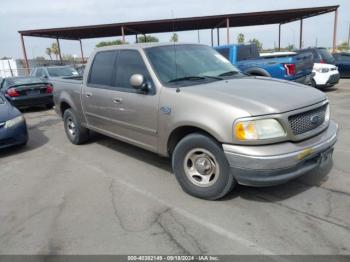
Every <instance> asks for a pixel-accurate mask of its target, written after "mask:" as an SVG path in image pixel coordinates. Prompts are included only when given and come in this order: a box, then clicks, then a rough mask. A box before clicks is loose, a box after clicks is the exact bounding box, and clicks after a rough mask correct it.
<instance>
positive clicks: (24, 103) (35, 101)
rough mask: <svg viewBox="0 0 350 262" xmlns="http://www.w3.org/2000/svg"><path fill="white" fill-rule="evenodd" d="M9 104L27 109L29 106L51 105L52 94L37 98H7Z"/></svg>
mask: <svg viewBox="0 0 350 262" xmlns="http://www.w3.org/2000/svg"><path fill="white" fill-rule="evenodd" d="M7 98H8V99H9V100H10V102H11V104H12V105H14V106H15V107H29V106H41V105H52V104H53V98H52V94H41V95H37V96H23V97H20V96H19V97H7Z"/></svg>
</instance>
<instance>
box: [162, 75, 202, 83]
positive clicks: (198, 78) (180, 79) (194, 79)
mask: <svg viewBox="0 0 350 262" xmlns="http://www.w3.org/2000/svg"><path fill="white" fill-rule="evenodd" d="M204 79H206V78H205V77H203V76H185V77H179V78H174V79H172V80H169V81H168V83H173V82H179V81H186V80H193V81H196V80H204Z"/></svg>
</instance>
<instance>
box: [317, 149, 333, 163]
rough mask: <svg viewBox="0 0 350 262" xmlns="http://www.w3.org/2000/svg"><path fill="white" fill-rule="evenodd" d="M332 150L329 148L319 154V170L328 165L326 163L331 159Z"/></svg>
mask: <svg viewBox="0 0 350 262" xmlns="http://www.w3.org/2000/svg"><path fill="white" fill-rule="evenodd" d="M333 150H334V148H333V147H331V148H329V149H327V150H325V151H323V152H321V153H320V157H319V163H320V167H321V168H322V167H324V166H326V165H327V164H328V162H329V161H330V160H331V159H332V155H333Z"/></svg>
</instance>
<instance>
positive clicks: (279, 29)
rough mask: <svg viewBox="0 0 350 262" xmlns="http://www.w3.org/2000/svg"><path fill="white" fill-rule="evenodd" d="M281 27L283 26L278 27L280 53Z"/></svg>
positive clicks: (279, 48)
mask: <svg viewBox="0 0 350 262" xmlns="http://www.w3.org/2000/svg"><path fill="white" fill-rule="evenodd" d="M281 27H282V24H279V25H278V51H281Z"/></svg>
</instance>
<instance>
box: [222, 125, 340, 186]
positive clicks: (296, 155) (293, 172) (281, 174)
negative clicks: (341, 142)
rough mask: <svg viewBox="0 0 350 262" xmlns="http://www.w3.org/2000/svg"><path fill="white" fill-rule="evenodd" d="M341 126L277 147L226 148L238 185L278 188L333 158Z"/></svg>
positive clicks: (332, 126)
mask: <svg viewBox="0 0 350 262" xmlns="http://www.w3.org/2000/svg"><path fill="white" fill-rule="evenodd" d="M337 130H338V125H337V124H336V123H334V122H333V121H331V122H330V124H329V127H328V128H327V129H326V130H325V131H323V132H322V133H321V134H319V135H317V136H315V137H312V138H309V139H307V140H304V141H301V142H298V143H292V142H284V143H279V144H273V145H262V146H260V145H259V146H242V145H227V144H224V145H223V149H224V152H225V155H226V158H227V160H228V162H229V164H230V167H231V173H232V175H233V176H234V177H235V179H236V180H237V181H238V183H240V184H243V185H250V186H270V185H277V184H281V183H284V182H287V181H289V180H291V179H294V178H296V177H298V176H301V175H303V174H305V173H307V172H309V171H311V170H312V169H315V168H317V167H319V166H320V165H321V164H324V161H325V158H326V157H327V160H329V159H330V158H331V154H332V151H333V146H334V144H335V143H336V141H337Z"/></svg>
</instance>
